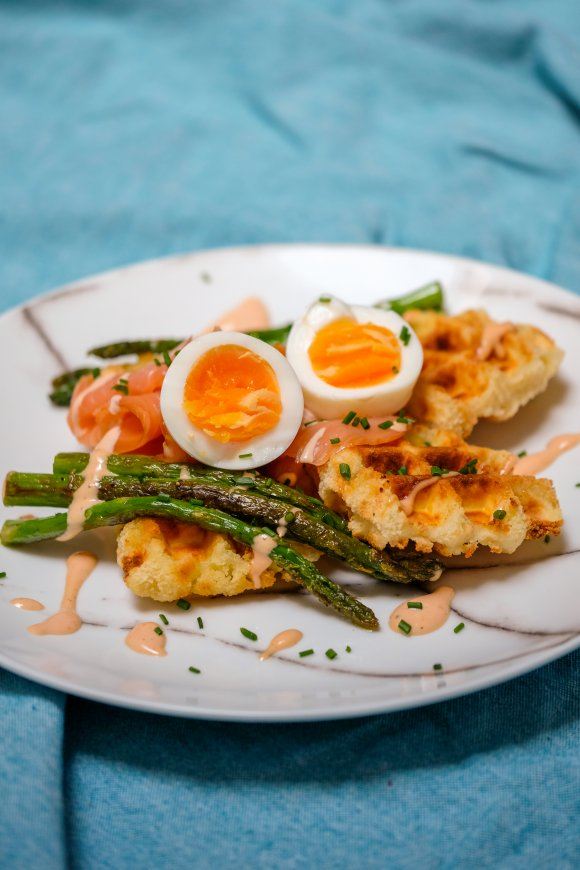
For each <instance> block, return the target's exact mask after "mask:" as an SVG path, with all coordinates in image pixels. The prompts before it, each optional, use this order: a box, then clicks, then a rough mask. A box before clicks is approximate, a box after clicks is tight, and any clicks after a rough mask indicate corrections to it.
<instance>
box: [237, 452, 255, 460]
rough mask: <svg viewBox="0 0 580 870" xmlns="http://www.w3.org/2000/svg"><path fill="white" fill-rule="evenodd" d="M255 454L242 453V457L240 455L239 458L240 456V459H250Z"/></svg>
mask: <svg viewBox="0 0 580 870" xmlns="http://www.w3.org/2000/svg"><path fill="white" fill-rule="evenodd" d="M253 455H254V454H253V453H240V457H239V458H240V459H250V457H251V456H253Z"/></svg>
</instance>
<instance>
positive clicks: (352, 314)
mask: <svg viewBox="0 0 580 870" xmlns="http://www.w3.org/2000/svg"><path fill="white" fill-rule="evenodd" d="M286 358H287V359H288V362H289V363H290V365H291V366H292V368H293V369H294V371H295V372H296V374H297V376H298V380H299V381H300V384H301V385H302V390H303V392H304V400H305V403H306V407H307V408H308V409H309V410H310V411H312V412H313V413H314V414H316V415H317V416H319V417H321V418H323V419H336V418H340V417H343V416H344V415H345V414H347V413H348V412H349V411H351V410H354V411H356V413H357V414H359V415H363V414H364V415H366V416H369V417H370V416H377V415H380V414H392V413H394V412H395V411H399V410H400V409H401V408H403V407H404V405H405V404H406V402H408V400H409V399H410V397H411V393H412V391H413V387H414V386H415V383H416V382H417V379H418V377H419V374H420V372H421V367H422V365H423V349H422V347H421V343H420V341H419V339H418V338H417V336H416V334H415V333H414V331H413V330H412V328H411V327H410V326H409V324H408V323H406V322H405V321H404V320H403V318H402V317H400V316H399V315H398V314H395V312H394V311H383V310H381V309H379V308H371V307H367V306H362V305H345V304H344V303H343V302H341V301H340V300H339V299H336V298H334V297H331V296H324V297H321V298H320V299H319V300H318V301H317V302H315V303H314V304H313V305H312V306H311V307H310V308H309V309H308V311H307V312H306V314H305V315H304V316H303V317H301V318H300V319H299V320H297V321H296V322H295V323H294V326H293V327H292V330H291V332H290V335H289V337H288V344H287V346H286Z"/></svg>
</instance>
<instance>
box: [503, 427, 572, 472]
mask: <svg viewBox="0 0 580 870" xmlns="http://www.w3.org/2000/svg"><path fill="white" fill-rule="evenodd" d="M579 444H580V433H578V434H576V433H572V434H569V435H556V436H555V437H554V438H551V439H550V440H549V441H548V444H547V445H546V447H545V448H544V450H540V451H539V452H538V453H531V454H530V455H529V456H522V458H521V459H518V460H517V461H516V463H515V465H514V467H513V473H514V474H539V472H540V471H544V470H545V469H546V468H549V467H550V465H552V463H553V462H555V461H556V459H558V457H559V456H561V455H562V453H566V451H567V450H572V448H573V447H577V446H578V445H579Z"/></svg>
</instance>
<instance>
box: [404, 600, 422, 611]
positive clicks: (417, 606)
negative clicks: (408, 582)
mask: <svg viewBox="0 0 580 870" xmlns="http://www.w3.org/2000/svg"><path fill="white" fill-rule="evenodd" d="M407 607H408V608H409V610H423V602H422V601H407Z"/></svg>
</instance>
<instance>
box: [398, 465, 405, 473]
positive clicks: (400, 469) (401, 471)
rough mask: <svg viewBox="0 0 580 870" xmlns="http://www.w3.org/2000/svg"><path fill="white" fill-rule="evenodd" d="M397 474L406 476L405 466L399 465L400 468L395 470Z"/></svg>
mask: <svg viewBox="0 0 580 870" xmlns="http://www.w3.org/2000/svg"><path fill="white" fill-rule="evenodd" d="M397 474H407V466H406V465H401V467H400V468H397Z"/></svg>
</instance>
